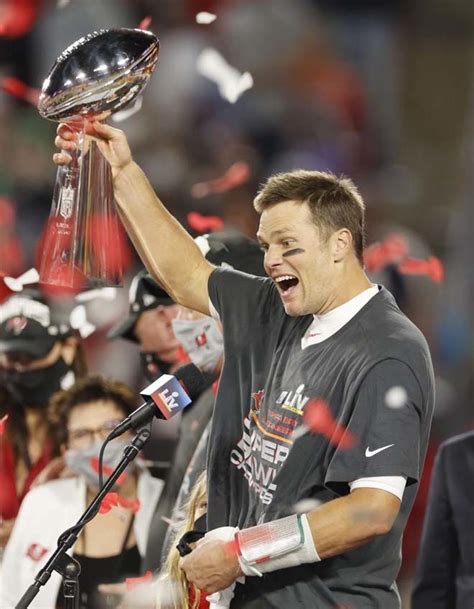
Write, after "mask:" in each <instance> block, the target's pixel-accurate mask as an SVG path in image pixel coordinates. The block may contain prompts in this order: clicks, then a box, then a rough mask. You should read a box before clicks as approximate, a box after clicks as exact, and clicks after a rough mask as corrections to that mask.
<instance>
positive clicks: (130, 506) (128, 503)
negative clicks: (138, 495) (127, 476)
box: [118, 495, 140, 514]
mask: <svg viewBox="0 0 474 609" xmlns="http://www.w3.org/2000/svg"><path fill="white" fill-rule="evenodd" d="M118 504H119V506H120V507H123V508H125V509H126V510H130V511H131V512H133V513H134V514H136V513H137V512H138V511H139V510H140V500H139V499H127V498H126V497H122V496H121V495H119V496H118Z"/></svg>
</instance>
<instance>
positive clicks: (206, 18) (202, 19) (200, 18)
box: [196, 11, 216, 25]
mask: <svg viewBox="0 0 474 609" xmlns="http://www.w3.org/2000/svg"><path fill="white" fill-rule="evenodd" d="M215 20H216V15H214V14H213V13H208V12H207V11H201V12H200V13H198V14H197V15H196V23H199V24H200V25H208V24H209V23H212V22H213V21H215Z"/></svg>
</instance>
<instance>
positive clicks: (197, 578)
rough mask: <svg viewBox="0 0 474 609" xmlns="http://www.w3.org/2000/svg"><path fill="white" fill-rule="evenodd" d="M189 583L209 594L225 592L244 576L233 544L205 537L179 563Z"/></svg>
mask: <svg viewBox="0 0 474 609" xmlns="http://www.w3.org/2000/svg"><path fill="white" fill-rule="evenodd" d="M179 565H180V567H181V568H182V569H183V571H184V572H185V573H186V577H187V579H188V581H189V582H191V583H193V584H195V586H196V587H197V588H199V590H205V591H206V592H207V593H208V594H212V593H214V592H218V591H219V590H224V588H227V587H229V586H230V585H231V584H233V583H234V582H235V580H236V579H237V578H238V577H240V576H241V575H243V573H242V571H241V569H240V565H239V561H238V558H237V552H236V551H235V546H234V544H233V543H232V542H226V541H221V540H217V539H206V537H204V538H203V539H201V540H200V541H198V543H197V544H196V549H195V550H193V551H192V552H191V554H188V555H187V556H185V557H184V558H181V560H180V561H179Z"/></svg>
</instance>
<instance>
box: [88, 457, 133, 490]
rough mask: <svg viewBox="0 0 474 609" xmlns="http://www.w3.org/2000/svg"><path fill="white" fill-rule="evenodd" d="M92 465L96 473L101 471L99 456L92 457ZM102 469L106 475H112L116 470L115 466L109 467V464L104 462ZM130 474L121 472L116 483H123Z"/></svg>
mask: <svg viewBox="0 0 474 609" xmlns="http://www.w3.org/2000/svg"><path fill="white" fill-rule="evenodd" d="M91 465H92V469H93V470H94V471H95V473H96V474H98V473H99V459H98V458H97V457H92V458H91ZM102 471H103V473H104V474H105V475H106V476H110V475H111V474H112V473H113V472H114V468H113V467H109V466H108V465H105V464H102ZM127 476H128V474H127V473H126V472H122V473H121V474H120V476H119V477H118V478H117V480H116V481H115V484H117V485H118V486H120V485H122V484H123V483H124V482H125V480H126V479H127Z"/></svg>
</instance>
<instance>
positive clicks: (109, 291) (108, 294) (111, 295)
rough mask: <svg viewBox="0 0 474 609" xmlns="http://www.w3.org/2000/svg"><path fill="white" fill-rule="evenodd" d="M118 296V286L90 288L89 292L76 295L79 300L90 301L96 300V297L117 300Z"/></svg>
mask: <svg viewBox="0 0 474 609" xmlns="http://www.w3.org/2000/svg"><path fill="white" fill-rule="evenodd" d="M116 296H117V288H99V289H96V290H88V291H87V292H81V293H80V294H78V295H77V296H76V301H77V302H88V301H90V300H95V299H96V298H103V299H104V300H115V297H116Z"/></svg>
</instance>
